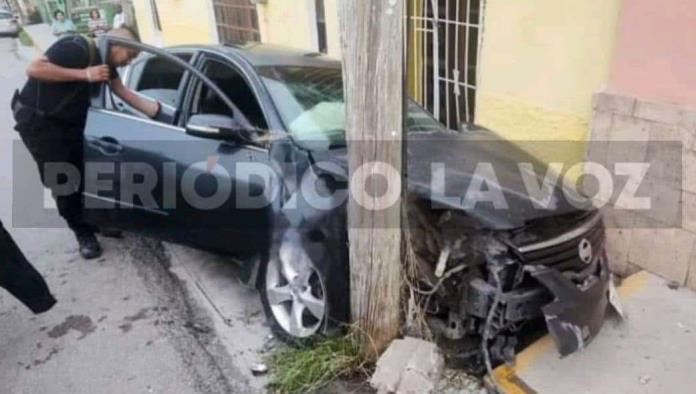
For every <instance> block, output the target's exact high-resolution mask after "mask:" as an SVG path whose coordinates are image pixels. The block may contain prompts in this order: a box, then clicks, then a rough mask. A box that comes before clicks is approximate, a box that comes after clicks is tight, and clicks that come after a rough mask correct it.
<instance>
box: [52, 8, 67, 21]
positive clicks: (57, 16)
mask: <svg viewBox="0 0 696 394" xmlns="http://www.w3.org/2000/svg"><path fill="white" fill-rule="evenodd" d="M53 17H54V18H55V19H56V20H57V21H59V22H62V21H63V20H64V19H65V14H64V13H63V11H61V10H58V11H56V12H54V13H53Z"/></svg>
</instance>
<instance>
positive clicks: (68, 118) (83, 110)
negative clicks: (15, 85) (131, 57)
mask: <svg viewBox="0 0 696 394" xmlns="http://www.w3.org/2000/svg"><path fill="white" fill-rule="evenodd" d="M88 40H89V39H88V38H85V37H82V36H71V37H64V38H61V39H60V40H58V41H57V42H56V43H55V44H53V45H52V46H51V47H50V48H48V50H47V51H46V54H45V56H46V57H47V58H48V61H49V62H51V63H53V64H55V65H57V66H61V67H64V68H73V69H84V68H87V67H90V66H96V65H99V64H104V62H103V60H102V59H101V57H100V56H99V53H98V50H96V47H95V48H93V49H90V45H93V43H90V42H89V41H88ZM90 52H92V53H93V55H92V56H90ZM90 57H92V58H93V64H90ZM110 70H111V78H117V77H118V72H117V71H116V69H115V68H114V67H111V66H110ZM90 85H91V84H89V83H87V82H39V81H37V80H36V79H34V78H29V81H27V83H26V85H24V88H23V89H22V92H21V96H20V99H21V102H22V103H23V104H24V105H27V106H30V107H33V108H36V109H39V110H41V111H44V112H45V113H46V114H47V115H46V117H47V118H48V119H55V120H57V121H59V122H62V123H66V124H68V125H74V126H83V125H84V123H85V119H86V117H87V109H88V108H89V104H90ZM66 98H67V101H66Z"/></svg>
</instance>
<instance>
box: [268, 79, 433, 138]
mask: <svg viewBox="0 0 696 394" xmlns="http://www.w3.org/2000/svg"><path fill="white" fill-rule="evenodd" d="M259 75H261V79H262V80H263V82H264V84H265V85H266V87H267V89H268V91H269V92H270V95H271V98H272V99H273V101H274V103H275V105H276V108H277V109H278V112H279V113H280V116H281V118H282V120H283V122H284V123H285V125H286V127H287V129H288V131H289V132H290V134H291V135H292V137H293V138H294V139H295V140H296V141H298V142H299V143H301V144H305V145H307V144H311V145H314V146H317V145H318V146H325V147H328V148H331V147H336V146H345V129H346V118H345V103H344V101H343V76H342V73H341V70H340V69H339V68H319V67H289V66H272V67H260V68H259ZM406 126H407V129H408V130H409V131H429V130H439V129H443V128H444V126H442V125H441V124H440V123H438V122H437V121H436V120H435V119H433V117H432V116H431V115H430V114H429V113H427V112H426V111H425V110H424V109H422V108H421V107H420V106H418V105H417V104H416V103H414V102H411V101H409V106H408V118H407V125H406Z"/></svg>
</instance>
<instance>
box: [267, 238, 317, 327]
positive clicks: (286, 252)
mask: <svg viewBox="0 0 696 394" xmlns="http://www.w3.org/2000/svg"><path fill="white" fill-rule="evenodd" d="M298 245H299V243H296V242H292V239H291V238H290V237H286V238H285V239H284V241H283V243H282V245H281V247H280V250H279V253H278V258H276V259H273V260H272V261H271V262H270V263H269V265H268V269H267V270H266V297H267V299H268V303H269V305H270V309H271V312H272V313H273V317H274V318H275V320H276V321H277V322H278V324H279V325H280V326H281V328H282V329H283V330H285V332H287V333H288V334H290V335H291V336H293V337H297V338H307V337H310V336H312V335H315V334H316V333H317V332H318V331H319V329H320V328H321V325H322V323H323V322H324V319H325V313H326V288H325V287H324V284H323V282H322V280H321V277H320V275H319V273H318V272H317V270H316V269H315V268H314V264H312V261H311V259H310V258H309V256H308V255H307V253H306V252H305V251H304V250H303V249H302V248H301V247H299V246H298Z"/></svg>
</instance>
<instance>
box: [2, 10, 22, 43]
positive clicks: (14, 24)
mask: <svg viewBox="0 0 696 394" xmlns="http://www.w3.org/2000/svg"><path fill="white" fill-rule="evenodd" d="M21 30H22V28H21V26H20V25H19V19H17V17H16V16H15V15H13V14H12V13H11V12H9V11H5V10H0V36H10V37H15V38H17V37H18V36H19V32H20V31H21Z"/></svg>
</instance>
